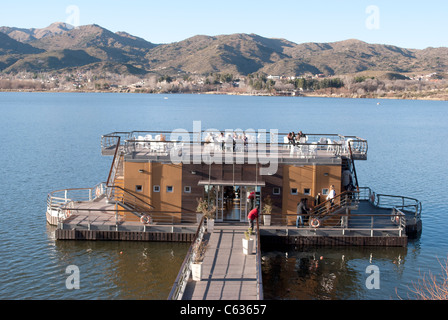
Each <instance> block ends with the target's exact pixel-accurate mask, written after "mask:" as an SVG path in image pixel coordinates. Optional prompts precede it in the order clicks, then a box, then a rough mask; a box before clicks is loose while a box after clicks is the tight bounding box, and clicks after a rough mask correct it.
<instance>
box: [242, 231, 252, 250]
mask: <svg viewBox="0 0 448 320" xmlns="http://www.w3.org/2000/svg"><path fill="white" fill-rule="evenodd" d="M253 249H254V238H252V228H249V229H247V231H244V238H243V253H244V254H245V255H249V254H252V251H253Z"/></svg>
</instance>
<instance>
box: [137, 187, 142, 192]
mask: <svg viewBox="0 0 448 320" xmlns="http://www.w3.org/2000/svg"><path fill="white" fill-rule="evenodd" d="M142 191H143V186H135V192H142Z"/></svg>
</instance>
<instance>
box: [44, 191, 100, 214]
mask: <svg viewBox="0 0 448 320" xmlns="http://www.w3.org/2000/svg"><path fill="white" fill-rule="evenodd" d="M105 191H106V184H105V183H104V182H101V183H98V184H96V185H95V186H94V187H92V188H70V189H62V190H56V191H52V192H50V193H49V194H48V195H47V212H50V211H51V210H54V211H58V210H60V209H61V208H62V207H64V206H67V204H68V203H70V202H79V201H83V202H85V201H94V200H96V199H98V198H100V197H101V196H102V195H104V193H105ZM60 218H63V217H60Z"/></svg>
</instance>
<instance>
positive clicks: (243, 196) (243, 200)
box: [240, 186, 248, 222]
mask: <svg viewBox="0 0 448 320" xmlns="http://www.w3.org/2000/svg"><path fill="white" fill-rule="evenodd" d="M247 213H248V212H247V192H246V187H245V186H240V222H247Z"/></svg>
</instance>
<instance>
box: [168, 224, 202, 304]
mask: <svg viewBox="0 0 448 320" xmlns="http://www.w3.org/2000/svg"><path fill="white" fill-rule="evenodd" d="M204 219H205V216H202V219H201V221H200V223H199V225H198V228H197V230H196V234H195V235H194V238H193V241H192V242H191V245H190V248H189V249H188V252H187V255H186V256H185V259H184V261H183V262H182V266H181V268H180V270H179V273H178V274H177V277H176V280H175V281H174V284H173V287H172V288H171V291H170V294H169V295H168V300H181V299H182V296H183V293H184V290H185V287H186V285H187V282H188V279H189V277H190V274H191V263H192V261H193V258H194V250H193V249H194V245H195V244H196V242H198V241H202V239H203V236H204V233H205V229H206V227H205V224H204Z"/></svg>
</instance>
